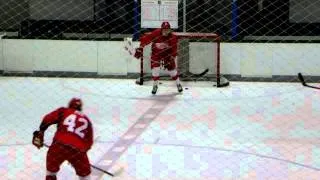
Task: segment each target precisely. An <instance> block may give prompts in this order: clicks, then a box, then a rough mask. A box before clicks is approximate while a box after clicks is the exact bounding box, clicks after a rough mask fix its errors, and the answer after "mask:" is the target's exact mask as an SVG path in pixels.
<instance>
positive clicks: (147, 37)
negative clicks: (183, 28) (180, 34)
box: [140, 29, 178, 59]
mask: <svg viewBox="0 0 320 180" xmlns="http://www.w3.org/2000/svg"><path fill="white" fill-rule="evenodd" d="M150 43H152V45H151V51H152V55H151V58H152V59H154V58H155V57H166V56H173V57H176V56H177V46H178V45H177V43H178V40H177V36H176V35H174V34H173V33H170V34H169V35H168V36H163V35H162V34H161V29H156V30H154V31H152V32H150V33H146V34H144V35H143V36H142V37H141V38H140V46H141V47H144V46H146V45H148V44H150Z"/></svg>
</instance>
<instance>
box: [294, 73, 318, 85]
mask: <svg viewBox="0 0 320 180" xmlns="http://www.w3.org/2000/svg"><path fill="white" fill-rule="evenodd" d="M298 78H299V80H300V82H301V84H302V85H303V86H305V87H309V88H314V89H320V87H316V86H311V85H309V84H307V83H306V82H305V80H304V77H303V76H302V74H301V73H298Z"/></svg>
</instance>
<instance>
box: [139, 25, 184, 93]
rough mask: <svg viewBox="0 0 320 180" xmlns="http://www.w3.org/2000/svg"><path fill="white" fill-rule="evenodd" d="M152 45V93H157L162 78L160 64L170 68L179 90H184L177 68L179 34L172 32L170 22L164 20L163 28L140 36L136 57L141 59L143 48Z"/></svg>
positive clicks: (169, 70) (167, 68)
mask: <svg viewBox="0 0 320 180" xmlns="http://www.w3.org/2000/svg"><path fill="white" fill-rule="evenodd" d="M150 43H152V45H151V51H152V52H151V71H152V80H153V88H152V94H156V93H157V90H158V83H159V79H160V66H161V63H163V67H164V68H165V69H166V70H168V72H169V75H170V76H171V78H172V79H173V80H175V81H176V84H177V88H178V91H179V92H182V91H183V89H182V86H181V83H180V79H179V74H178V71H177V68H176V58H177V36H176V35H174V34H173V33H172V30H171V26H170V24H169V22H163V23H162V24H161V28H159V29H155V30H153V31H152V32H151V33H147V34H145V35H143V36H142V37H141V38H140V46H139V47H138V48H136V52H135V55H134V56H135V57H136V58H137V59H140V58H141V57H142V56H143V48H144V47H145V46H146V45H148V44H150Z"/></svg>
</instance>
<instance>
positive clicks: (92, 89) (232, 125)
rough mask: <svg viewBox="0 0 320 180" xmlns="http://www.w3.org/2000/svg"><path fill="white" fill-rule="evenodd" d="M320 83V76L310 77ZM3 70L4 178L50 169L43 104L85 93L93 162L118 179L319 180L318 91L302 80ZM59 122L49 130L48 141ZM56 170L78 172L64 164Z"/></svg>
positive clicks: (0, 162)
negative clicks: (144, 80)
mask: <svg viewBox="0 0 320 180" xmlns="http://www.w3.org/2000/svg"><path fill="white" fill-rule="evenodd" d="M314 85H316V86H320V84H314ZM183 86H184V88H187V89H184V92H183V94H178V93H176V92H177V90H176V87H175V85H174V82H163V83H162V84H161V85H160V87H159V91H158V94H157V95H156V96H152V95H151V88H152V87H151V86H150V85H144V86H138V85H136V84H134V80H132V79H130V80H119V79H81V78H35V77H0V98H1V101H0V121H1V124H0V176H1V177H0V179H1V180H7V179H10V180H18V179H23V180H29V179H30V180H34V179H44V177H45V172H46V170H45V158H46V152H47V148H42V149H41V150H38V149H37V148H35V147H34V146H32V144H31V140H32V133H33V131H34V130H36V129H37V128H38V127H39V124H40V121H41V118H42V117H43V115H45V114H46V113H48V112H50V111H51V110H54V109H55V108H58V107H60V106H66V105H67V103H68V101H69V100H70V99H71V98H72V97H75V96H76V97H81V98H82V100H83V102H84V112H85V113H86V114H87V115H88V116H89V118H90V119H91V120H92V122H93V126H94V136H95V143H94V145H93V148H92V149H91V150H90V151H89V153H88V154H89V157H90V160H91V163H92V164H94V165H96V166H100V165H102V166H104V167H110V169H109V170H110V171H111V172H112V171H114V170H115V169H118V168H120V167H123V172H122V173H121V174H120V175H119V176H118V177H114V178H111V177H109V176H108V175H106V174H105V175H103V176H102V177H100V175H101V174H99V173H97V172H96V171H94V173H93V179H97V178H100V179H114V180H160V179H162V180H256V179H257V180H265V179H268V180H318V179H319V178H320V91H319V90H316V89H311V88H306V87H303V86H302V85H301V84H299V83H259V82H255V83H253V82H231V84H230V86H229V87H224V88H215V87H212V84H209V83H205V82H189V83H186V82H183ZM54 131H55V127H53V126H52V127H50V128H49V129H48V131H47V132H46V134H45V142H46V143H48V144H50V143H51V139H52V137H53V133H54ZM58 179H63V180H69V179H78V178H77V176H75V172H74V170H73V169H72V167H71V166H70V165H68V164H67V163H65V164H63V166H62V169H61V171H60V172H59V174H58Z"/></svg>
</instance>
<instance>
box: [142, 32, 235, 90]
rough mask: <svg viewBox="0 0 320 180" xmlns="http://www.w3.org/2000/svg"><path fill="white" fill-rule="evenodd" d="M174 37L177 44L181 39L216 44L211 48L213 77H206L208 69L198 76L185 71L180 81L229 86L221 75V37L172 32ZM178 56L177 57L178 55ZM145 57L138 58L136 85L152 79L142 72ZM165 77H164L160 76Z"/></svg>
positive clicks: (213, 34)
mask: <svg viewBox="0 0 320 180" xmlns="http://www.w3.org/2000/svg"><path fill="white" fill-rule="evenodd" d="M173 33H174V35H176V36H177V39H178V42H179V41H180V40H183V39H188V40H189V39H190V40H200V41H201V40H207V41H209V42H214V43H216V46H213V52H215V56H216V57H215V58H216V60H214V58H213V60H212V62H213V63H214V64H215V65H214V67H215V68H216V71H215V75H214V76H208V75H206V74H207V72H208V69H206V70H204V71H203V72H201V73H200V74H193V73H191V72H190V71H189V69H187V72H185V73H180V79H181V80H182V81H198V80H204V81H213V82H214V83H213V86H215V87H226V86H229V84H230V83H229V80H228V79H227V78H225V77H224V76H222V75H221V68H220V67H221V48H220V43H221V37H220V35H218V34H217V33H193V32H173ZM178 56H179V55H178ZM145 59H146V58H145V57H143V56H142V57H141V58H140V73H139V78H138V79H137V80H136V84H139V85H143V84H144V81H149V80H151V79H152V76H151V75H147V74H146V73H145V71H144V61H145ZM161 77H162V78H163V77H166V76H161Z"/></svg>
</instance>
